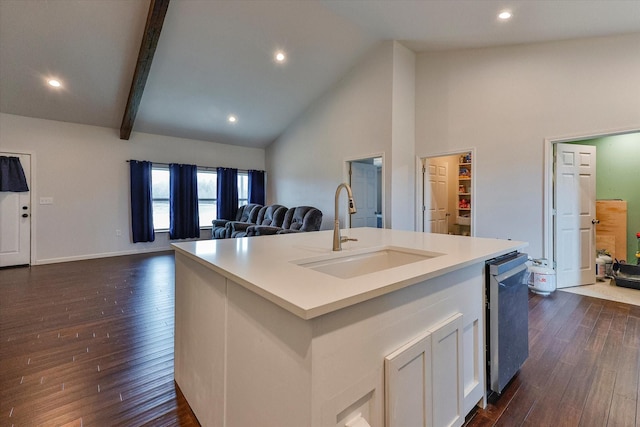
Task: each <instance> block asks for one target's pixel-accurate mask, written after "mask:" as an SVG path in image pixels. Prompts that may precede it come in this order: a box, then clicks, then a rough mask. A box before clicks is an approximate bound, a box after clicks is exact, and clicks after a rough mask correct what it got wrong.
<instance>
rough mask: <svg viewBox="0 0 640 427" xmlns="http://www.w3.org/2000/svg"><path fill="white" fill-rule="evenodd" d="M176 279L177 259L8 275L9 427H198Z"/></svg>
mask: <svg viewBox="0 0 640 427" xmlns="http://www.w3.org/2000/svg"><path fill="white" fill-rule="evenodd" d="M173 274H174V262H173V253H172V252H171V253H169V252H167V253H163V254H160V255H157V254H156V255H136V256H126V257H115V258H105V259H99V260H87V261H78V262H69V263H62V264H52V265H43V266H34V267H31V268H13V269H3V270H0V426H16V427H17V426H39V425H43V426H67V425H68V426H115V425H124V426H139V425H144V424H148V425H153V426H193V425H198V422H197V420H196V419H195V417H194V415H193V413H192V412H191V410H190V408H189V406H188V404H187V403H186V401H185V399H184V398H183V397H182V396H181V394H180V392H179V390H178V389H177V388H176V386H175V383H174V381H173V318H174V288H173V283H174V278H173Z"/></svg>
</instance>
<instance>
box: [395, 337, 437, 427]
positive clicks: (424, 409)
mask: <svg viewBox="0 0 640 427" xmlns="http://www.w3.org/2000/svg"><path fill="white" fill-rule="evenodd" d="M384 365H385V404H386V411H385V412H386V414H385V416H386V420H387V422H386V426H387V427H431V426H432V425H433V424H432V415H433V410H432V406H431V405H432V402H433V396H432V384H431V382H432V381H431V375H432V369H431V334H430V333H428V332H427V333H426V334H424V335H422V336H420V337H418V338H416V339H415V340H412V341H410V342H409V343H407V344H405V345H404V346H402V347H400V348H399V349H398V350H396V351H394V352H393V353H391V354H390V355H388V356H387V357H385V361H384Z"/></svg>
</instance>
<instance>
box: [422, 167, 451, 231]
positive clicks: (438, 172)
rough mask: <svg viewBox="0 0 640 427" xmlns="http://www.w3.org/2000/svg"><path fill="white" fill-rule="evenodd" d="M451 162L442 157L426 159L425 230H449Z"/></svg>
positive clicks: (424, 184)
mask: <svg viewBox="0 0 640 427" xmlns="http://www.w3.org/2000/svg"><path fill="white" fill-rule="evenodd" d="M448 166H449V164H448V163H447V162H446V161H443V160H441V159H436V158H433V159H426V160H425V173H424V183H423V185H422V187H423V188H424V195H423V200H424V201H423V203H424V225H423V230H424V231H428V232H430V233H439V234H447V233H448V232H449V230H448V228H449V221H448V219H449V212H448V211H447V203H448V197H447V196H448V194H449V193H448V191H449V175H448Z"/></svg>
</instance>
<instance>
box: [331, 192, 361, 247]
mask: <svg viewBox="0 0 640 427" xmlns="http://www.w3.org/2000/svg"><path fill="white" fill-rule="evenodd" d="M343 188H344V189H346V190H347V196H348V197H349V213H350V214H354V213H356V204H355V203H354V202H353V193H352V192H351V187H349V184H347V183H344V182H343V183H342V184H340V185H338V188H337V189H336V201H335V208H336V210H335V216H334V223H333V250H334V251H341V250H342V242H347V241H353V242H357V241H358V239H350V238H348V237H342V236H340V219H339V218H338V197H340V190H341V189H343Z"/></svg>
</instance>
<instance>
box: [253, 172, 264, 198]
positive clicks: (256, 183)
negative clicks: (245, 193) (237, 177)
mask: <svg viewBox="0 0 640 427" xmlns="http://www.w3.org/2000/svg"><path fill="white" fill-rule="evenodd" d="M264 200H265V191H264V171H255V170H250V171H249V203H257V204H259V205H264Z"/></svg>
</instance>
